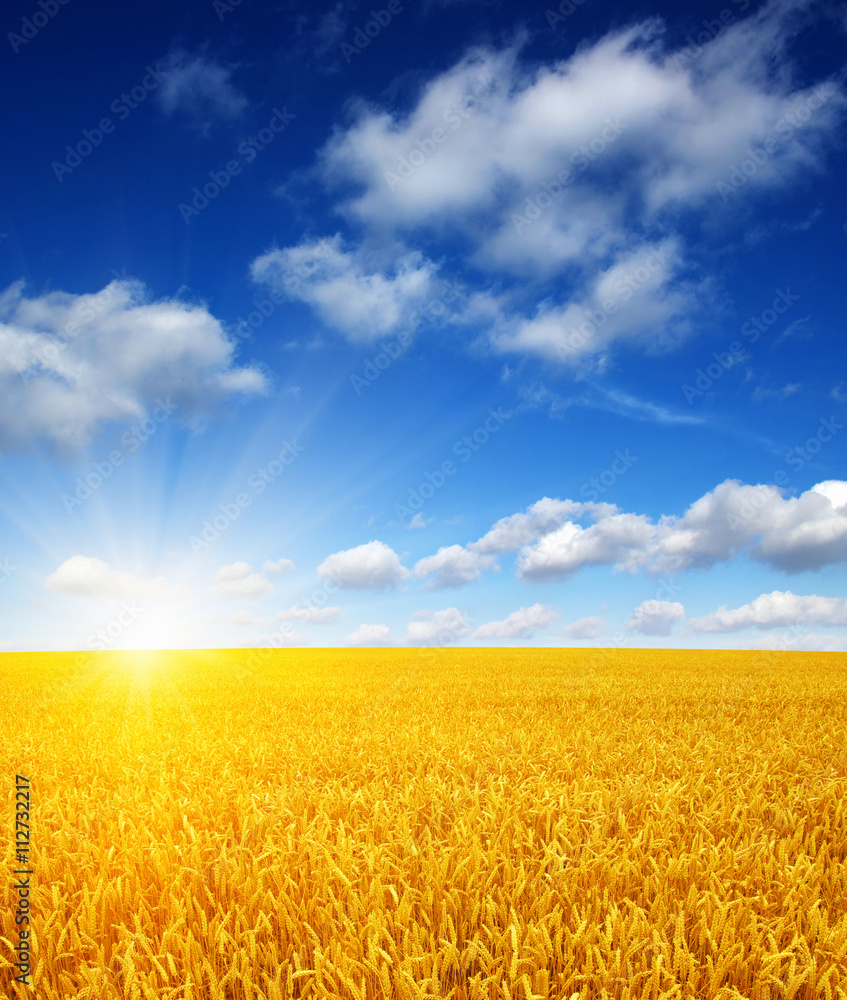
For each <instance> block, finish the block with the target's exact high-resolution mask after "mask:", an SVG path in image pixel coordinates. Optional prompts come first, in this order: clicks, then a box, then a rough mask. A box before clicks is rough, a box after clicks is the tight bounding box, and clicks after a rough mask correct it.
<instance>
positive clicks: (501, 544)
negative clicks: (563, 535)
mask: <svg viewBox="0 0 847 1000" xmlns="http://www.w3.org/2000/svg"><path fill="white" fill-rule="evenodd" d="M587 506H588V505H586V504H584V503H581V502H580V501H578V500H552V499H551V498H550V497H542V498H541V499H540V500H537V501H536V502H535V503H534V504H532V505H531V506H530V507H527V509H526V511H524V512H523V513H520V514H511V515H509V517H501V518H500V520H499V521H498V522H497V523H496V524H495V525H494V526H493V527H492V528H491V530H490V531H488V532H486V534H484V535H483V536H482V538H480V539H479V541H476V542H471V544H470V545H468V548H469V549H470V550H471V551H472V552H514V551H515V550H516V549H519V548H520V547H521V546H522V545H526V544H527V543H529V542H531V541H533V540H534V539H535V538H537V537H538V536H539V535H543V534H546V533H547V532H549V531H551V530H552V529H553V528H555V527H559V526H560V525H561V524H563V523H564V522H565V521H567V520H568V519H569V518H571V517H573V516H574V515H577V514H581V513H582V511H583V510H585V509H586V507H587ZM603 508H604V509H607V510H610V511H611V510H614V509H615V508H613V507H611V506H610V505H609V504H605V505H603ZM591 509H595V505H592V507H591Z"/></svg>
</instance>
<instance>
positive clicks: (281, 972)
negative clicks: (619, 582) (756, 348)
mask: <svg viewBox="0 0 847 1000" xmlns="http://www.w3.org/2000/svg"><path fill="white" fill-rule="evenodd" d="M0 691H2V693H3V698H4V702H5V718H6V724H5V725H4V727H3V730H2V734H0V760H2V761H3V762H4V765H5V774H3V775H2V782H3V784H2V786H0V787H2V788H3V794H2V796H0V803H2V808H3V823H2V826H0V829H2V830H3V831H5V833H4V834H3V836H4V837H5V842H4V845H3V851H2V866H1V867H2V877H3V880H4V885H5V886H6V887H8V888H7V891H6V892H5V893H4V899H6V900H7V901H8V902H7V904H6V905H4V907H3V909H2V912H0V938H2V939H3V940H2V941H0V997H2V998H4V1000H11V998H12V997H33V996H37V997H38V998H39V1000H70V998H74V997H79V998H81V1000H95V998H102V1000H108V998H129V1000H139V998H144V1000H176V998H179V1000H189V998H192V1000H207V998H208V1000H236V998H237V1000H242V998H244V1000H262V998H268V1000H288V998H290V997H310V998H316V1000H317V998H329V997H332V998H344V1000H348V998H349V1000H366V998H373V1000H376V998H389V997H391V998H397V1000H403V998H409V1000H412V998H423V997H452V998H455V1000H469V998H483V997H484V998H491V1000H493V998H496V997H499V998H503V1000H507V998H520V1000H524V998H525V1000H529V998H532V997H536V998H565V1000H569V998H571V997H573V996H575V995H576V996H578V997H579V998H580V1000H588V998H597V1000H600V998H620V1000H626V998H650V1000H658V998H664V1000H670V998H672V997H673V998H679V1000H687V998H695V997H697V998H715V1000H718V998H720V1000H729V998H731V997H734V998H739V997H743V998H751V1000H765V998H769V1000H811V998H840V1000H847V862H845V855H846V854H847V749H845V748H847V657H845V656H843V655H840V654H816V653H778V654H770V653H769V654H759V653H738V652H732V653H730V652H719V653H715V652H687V651H686V652H666V651H661V652H660V651H656V650H638V651H633V650H621V651H608V652H606V653H602V652H601V653H598V652H597V651H586V650H567V649H564V650H563V649H538V650H518V649H512V650H503V649H484V650H433V651H426V650H415V649H403V650H380V651H375V650H290V651H280V652H275V653H273V654H271V655H269V656H268V657H267V658H266V659H264V660H262V659H259V658H258V657H257V656H256V655H255V653H251V652H250V651H233V650H222V651H202V652H180V653H163V654H132V653H102V654H93V655H89V654H83V655H79V654H67V655H55V654H53V655H50V654H38V655H24V654H7V655H3V656H2V657H0ZM16 773H19V774H22V775H24V776H26V777H27V778H29V779H30V781H31V787H32V813H31V817H32V845H33V846H32V853H31V856H30V862H31V867H32V869H33V870H34V872H35V874H34V875H33V890H32V894H31V903H32V924H31V926H32V928H33V930H34V938H33V942H32V952H33V969H34V976H33V979H34V984H35V989H32V988H28V987H25V986H22V985H19V984H16V983H15V982H14V980H13V975H14V970H13V969H12V967H11V963H12V962H13V961H16V960H17V959H16V956H15V955H14V953H13V951H12V948H13V945H14V946H16V945H17V942H18V934H17V931H18V928H17V927H16V925H15V918H14V913H15V910H14V905H15V899H16V896H13V890H12V885H13V882H14V880H15V878H16V876H15V875H13V869H14V867H15V857H14V853H13V845H14V833H13V830H14V826H15V824H14V814H15V812H14V811H15V806H14V799H15V780H16V779H15V775H16Z"/></svg>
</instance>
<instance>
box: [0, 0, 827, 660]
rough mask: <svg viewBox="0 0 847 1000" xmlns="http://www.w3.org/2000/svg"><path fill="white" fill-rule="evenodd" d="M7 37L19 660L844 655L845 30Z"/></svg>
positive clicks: (340, 15)
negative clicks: (315, 654)
mask: <svg viewBox="0 0 847 1000" xmlns="http://www.w3.org/2000/svg"><path fill="white" fill-rule="evenodd" d="M4 20H5V29H4V30H5V32H6V41H5V43H4V44H5V45H6V55H5V58H4V59H3V60H2V66H0V73H2V75H3V79H2V84H3V86H4V92H5V93H9V94H14V95H15V100H14V101H12V102H10V106H9V107H8V108H7V111H6V129H5V145H6V150H5V155H4V156H3V158H2V166H0V171H2V181H3V182H2V185H0V383H1V384H0V390H1V391H0V515H2V516H0V648H3V649H6V650H36V649H48V650H49V649H83V650H84V649H100V648H139V647H140V648H157V647H162V648H164V647H213V648H214V647H242V646H295V647H296V646H301V645H312V646H334V645H339V646H343V645H400V646H403V645H429V644H438V645H452V644H455V645H462V646H471V647H473V646H486V645H499V644H504V645H539V646H600V647H605V646H647V647H652V646H665V645H666V646H674V647H692V648H695V647H702V648H715V647H720V648H726V647H729V648H765V649H785V648H789V649H825V650H844V649H845V648H847V596H845V560H847V482H845V480H847V472H845V453H846V450H845V443H847V435H843V434H842V433H841V432H842V430H843V429H844V427H845V426H847V407H845V402H847V374H845V373H847V365H845V361H847V357H846V356H845V355H847V349H845V345H844V339H843V335H842V334H843V317H844V282H843V273H844V260H845V252H847V192H845V187H844V184H843V169H840V165H841V163H842V162H843V156H844V141H845V112H847V88H846V87H845V75H844V66H845V50H847V46H846V45H845V42H847V20H845V17H844V13H843V9H842V8H840V7H839V6H837V5H835V4H825V3H807V2H797V0H781V2H769V3H764V4H761V3H755V2H748V0H728V2H727V3H726V4H725V5H721V4H720V3H715V4H707V3H703V4H692V5H686V6H685V8H684V9H682V10H680V9H679V8H678V7H677V6H675V5H671V4H662V3H651V4H649V5H646V4H628V5H627V4H620V3H603V4H600V3H597V2H596V0H584V2H583V3H581V4H578V3H575V2H572V0H563V2H562V3H560V4H558V5H550V6H546V5H545V4H543V3H542V4H538V5H535V6H533V5H532V4H530V5H526V4H516V3H507V2H502V3H497V2H484V0H479V2H474V0H429V2H421V3H417V4H412V3H407V2H398V0H392V2H391V4H380V5H377V6H375V7H370V6H368V5H362V4H356V3H343V2H339V3H335V4H333V3H323V4H319V3H316V4H310V5H305V4H298V3H293V2H290V3H281V4H278V5H275V6H274V7H273V8H271V7H269V6H268V5H261V4H258V3H256V2H254V0H243V2H241V3H238V4H235V3H232V2H231V0H226V2H225V0H217V2H215V3H211V2H210V3H205V2H203V3H200V2H198V3H191V2H189V3H185V4H180V5H179V6H178V9H173V7H172V6H171V5H166V4H163V3H150V4H145V5H144V7H143V8H141V7H139V8H138V9H129V8H121V7H118V8H115V7H114V6H113V5H107V4H103V3H94V4H88V5H85V6H82V5H79V6H78V5H77V0H67V2H65V3H61V2H60V0H43V2H42V3H41V4H38V3H26V2H20V3H19V2H15V3H13V4H11V5H9V6H7V8H6V9H5V12H4Z"/></svg>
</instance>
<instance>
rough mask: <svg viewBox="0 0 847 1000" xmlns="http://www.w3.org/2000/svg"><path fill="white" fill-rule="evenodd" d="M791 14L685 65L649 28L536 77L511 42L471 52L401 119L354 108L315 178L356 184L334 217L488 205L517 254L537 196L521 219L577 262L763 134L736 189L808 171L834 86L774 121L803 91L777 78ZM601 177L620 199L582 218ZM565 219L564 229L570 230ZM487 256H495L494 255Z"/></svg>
mask: <svg viewBox="0 0 847 1000" xmlns="http://www.w3.org/2000/svg"><path fill="white" fill-rule="evenodd" d="M798 6H800V5H799V4H796V3H785V2H771V3H768V4H765V5H764V7H763V8H762V9H760V10H759V11H758V12H757V13H756V14H755V15H753V16H750V17H748V18H745V19H740V20H738V21H737V22H736V23H735V24H732V25H730V26H728V27H727V28H726V29H725V30H724V31H722V32H720V33H718V34H717V35H716V36H715V37H714V38H713V39H712V40H711V41H707V42H706V44H705V45H704V46H703V48H702V50H701V52H700V54H699V55H698V56H697V57H696V58H691V55H690V53H688V52H687V51H686V49H687V46H683V47H681V48H680V49H679V50H676V51H674V50H672V49H671V48H669V47H668V46H666V45H665V44H664V43H663V41H662V33H661V28H662V25H661V22H659V21H658V20H656V19H653V20H650V21H645V22H642V23H640V24H635V25H632V26H629V27H626V28H622V29H615V30H613V31H611V32H609V33H608V34H607V35H606V36H604V37H602V38H600V39H598V40H597V41H596V42H594V43H593V44H591V45H586V46H581V47H580V48H578V49H577V51H576V52H575V53H574V54H573V55H571V56H570V57H569V58H567V59H565V60H560V61H559V62H556V63H554V64H551V65H548V66H542V67H541V68H539V69H537V70H529V69H525V68H524V67H523V66H522V64H521V62H520V60H519V58H518V56H519V51H518V49H519V46H512V47H510V48H508V49H505V50H500V51H495V50H491V49H485V48H477V49H474V50H472V51H471V52H469V53H467V54H466V55H465V56H464V57H463V58H462V59H461V60H460V61H459V62H458V63H456V65H454V66H453V67H451V68H450V69H448V70H446V71H444V72H443V73H441V74H440V75H438V76H436V77H435V78H433V79H432V80H430V81H429V82H428V83H427V84H426V85H425V86H424V87H423V89H422V91H421V94H420V96H419V98H418V101H417V103H416V104H415V106H414V107H413V108H412V109H411V110H410V111H409V112H408V113H406V114H404V115H400V116H396V115H392V114H391V113H389V112H388V111H384V110H381V109H379V108H374V107H373V106H372V105H366V104H364V103H363V104H361V105H360V106H359V108H358V109H357V110H356V112H355V117H354V120H353V122H352V124H351V125H350V126H349V127H348V128H347V129H345V130H340V131H339V132H337V133H336V134H335V135H334V136H333V138H332V139H331V140H330V142H329V143H328V144H327V146H326V147H325V149H324V151H323V154H322V163H323V167H324V170H325V173H326V176H327V177H328V179H330V180H333V179H336V178H337V179H339V180H342V179H343V181H344V182H345V183H347V182H350V181H352V182H353V183H354V184H355V185H356V187H357V189H358V191H357V193H356V194H355V195H354V196H353V197H352V198H351V199H350V200H349V201H348V202H347V203H346V209H347V211H348V213H349V214H350V215H352V216H354V217H356V218H358V219H361V220H364V221H367V222H369V223H372V224H379V225H383V226H384V225H395V226H406V227H410V226H412V225H421V224H431V223H434V222H439V223H443V224H450V225H460V226H461V225H464V226H466V227H468V228H469V227H470V226H471V225H472V224H473V225H479V224H480V210H481V209H487V210H488V212H489V214H491V216H492V217H493V218H495V219H497V218H498V216H497V214H496V212H495V211H494V210H495V209H498V208H500V210H501V212H502V214H501V215H500V216H499V223H495V226H496V227H497V228H495V233H494V235H497V234H498V232H499V229H500V228H501V227H505V225H506V224H508V225H509V226H511V228H512V229H513V230H515V231H516V238H515V239H514V249H513V250H512V252H511V255H510V256H511V257H513V258H514V259H516V260H517V258H518V257H519V256H520V253H519V250H520V249H523V248H522V247H521V241H520V240H519V239H518V238H517V237H519V236H520V234H521V233H520V227H518V226H515V225H514V224H513V222H512V215H513V214H514V213H518V212H520V211H521V209H522V208H523V209H524V210H525V209H526V199H527V197H530V198H532V197H534V196H537V195H538V194H539V193H540V192H542V191H547V194H548V197H547V198H546V199H541V202H540V203H539V206H538V207H539V208H541V211H536V213H534V214H536V216H538V215H541V214H542V212H543V213H544V214H545V215H546V217H548V218H549V217H550V216H552V217H553V218H555V219H556V222H557V225H556V226H555V227H554V226H552V225H551V226H550V237H551V238H550V239H549V241H548V246H549V248H550V249H552V251H553V253H554V255H555V256H556V257H557V258H558V259H559V260H579V258H580V257H581V255H583V254H584V253H586V251H588V252H589V253H590V252H591V251H592V250H594V247H593V243H594V242H595V241H599V242H600V249H601V250H602V249H603V248H604V246H605V245H607V243H608V239H609V237H608V236H607V237H606V239H605V240H604V239H603V237H602V232H603V231H605V232H606V233H607V234H612V238H620V236H621V233H622V230H623V228H624V223H625V219H626V213H627V210H628V209H629V210H631V207H632V203H633V201H634V202H635V204H636V205H640V206H641V207H642V208H643V209H644V210H645V211H646V212H655V211H656V210H657V209H660V208H662V207H664V206H673V205H677V204H679V203H683V204H691V203H692V202H695V201H701V200H712V201H714V200H715V199H716V198H717V197H718V193H717V190H716V185H717V183H718V182H719V181H721V180H722V179H725V178H726V177H727V176H728V173H729V171H730V169H731V167H732V165H733V164H734V163H736V162H739V161H741V160H742V159H743V158H744V157H745V156H746V155H747V150H748V148H749V147H750V146H757V145H759V144H763V143H764V142H765V141H766V140H767V138H768V137H769V136H776V137H779V138H780V139H781V140H782V141H781V142H779V143H778V144H777V147H776V149H774V150H772V151H771V153H770V155H769V157H768V158H767V162H766V163H765V164H764V166H763V167H762V169H760V170H759V171H757V172H756V173H755V174H754V175H753V176H752V177H751V178H750V182H749V187H748V190H753V189H756V188H768V187H771V186H773V185H775V184H778V183H780V182H782V181H784V180H785V179H788V178H791V177H793V176H795V175H796V173H797V172H798V171H799V170H805V169H808V168H809V167H814V165H815V164H816V163H818V162H819V154H820V150H819V141H820V138H821V137H822V136H825V135H827V134H828V133H829V132H830V131H831V130H832V129H833V127H834V126H835V125H836V124H837V122H838V120H839V112H840V110H841V109H842V107H843V104H844V100H843V95H842V94H841V91H840V89H839V88H838V87H837V86H836V85H835V84H832V85H831V86H830V90H829V91H827V92H828V93H830V94H831V96H829V97H828V98H827V99H826V100H825V101H824V102H823V103H822V104H821V105H820V106H816V107H815V103H816V102H814V101H812V106H813V108H814V111H813V113H812V114H811V115H810V116H809V117H808V118H807V121H806V123H805V125H804V127H802V128H790V129H789V128H787V127H786V123H787V124H789V125H790V119H788V118H787V116H788V115H790V114H791V113H792V112H794V111H796V110H797V109H798V108H799V107H802V106H803V104H804V103H806V104H808V103H809V101H811V100H812V97H813V93H814V88H811V87H810V88H807V89H801V88H797V87H794V86H793V85H792V83H791V75H790V74H789V73H788V72H787V71H786V69H787V67H786V62H785V51H784V50H785V44H784V35H785V34H787V31H786V28H787V26H788V21H789V19H790V18H791V16H792V14H793V11H794V10H795V9H796V8H797V7H798ZM439 130H440V132H439ZM441 133H443V138H439V136H440V135H441ZM404 160H405V161H407V162H408V163H409V164H410V165H411V166H412V168H413V169H412V170H408V169H406V170H404V169H403V167H402V164H403V161H404ZM624 164H625V165H626V174H625V177H624V178H623V179H621V178H620V170H621V167H622V166H623V165H624ZM563 167H564V168H565V170H564V177H563V178H562V179H563V180H564V181H565V184H564V185H562V183H561V181H560V180H559V178H560V174H561V172H562V168H563ZM404 172H405V173H406V174H408V176H407V177H403V176H402V174H403V173H404ZM392 174H393V175H396V176H397V177H398V181H397V182H395V183H392V177H391V175H392ZM610 177H614V178H615V179H616V180H617V182H618V187H619V189H620V196H619V197H618V198H609V197H604V198H603V199H602V206H604V208H602V209H600V210H599V211H598V214H597V216H596V218H595V219H594V220H593V222H592V223H590V224H588V225H583V224H582V221H581V218H580V216H581V212H580V208H581V206H584V205H585V204H586V203H589V204H591V202H592V200H593V196H596V194H597V192H598V191H601V190H604V189H605V190H608V188H609V178H610ZM557 180H559V190H558V193H557V191H556V188H555V184H554V182H556V181H557ZM545 182H547V183H548V185H549V187H548V188H546V189H545V188H544V187H543V185H544V183H545ZM574 211H575V212H576V218H577V220H579V222H578V225H577V228H576V231H574V227H573V225H568V220H570V219H571V218H572V215H573V213H574ZM547 213H550V215H547ZM527 214H529V213H527ZM530 230H531V227H529V229H527V230H526V231H527V232H529V231H530ZM595 255H596V250H595ZM499 259H500V261H501V262H503V261H504V260H507V259H508V256H507V255H506V253H505V251H503V250H501V251H500V257H499Z"/></svg>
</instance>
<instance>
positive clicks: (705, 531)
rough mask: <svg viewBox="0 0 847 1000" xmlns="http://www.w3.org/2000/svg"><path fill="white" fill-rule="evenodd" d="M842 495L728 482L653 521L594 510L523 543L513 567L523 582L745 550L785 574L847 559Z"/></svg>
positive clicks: (838, 490) (716, 559)
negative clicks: (791, 493)
mask: <svg viewBox="0 0 847 1000" xmlns="http://www.w3.org/2000/svg"><path fill="white" fill-rule="evenodd" d="M843 496H844V484H841V483H839V482H834V481H829V482H827V483H825V484H819V485H818V486H815V487H812V489H810V490H807V491H806V492H805V493H802V494H800V496H798V497H785V496H784V495H783V492H782V491H781V490H780V489H779V488H777V487H775V486H767V485H759V486H748V485H744V484H743V483H740V482H738V481H737V480H726V481H725V482H723V483H721V484H720V485H718V486H716V487H715V489H714V490H712V491H710V492H709V493H707V494H705V496H703V497H701V498H700V499H699V500H697V501H695V502H694V503H693V504H692V505H691V506H690V507H689V508H688V510H687V511H686V512H685V513H684V514H683V515H681V516H676V515H665V516H663V517H661V518H660V519H659V520H658V522H653V521H652V520H651V519H650V518H649V517H647V516H646V515H643V514H629V513H620V512H617V511H615V512H612V513H608V512H605V513H604V512H601V513H599V514H598V515H597V516H596V523H594V524H592V525H590V526H589V527H587V528H584V527H582V526H581V525H579V524H576V523H574V522H573V521H569V522H567V523H565V524H563V525H562V526H561V527H560V528H557V529H555V530H554V531H552V532H550V533H549V534H546V535H544V536H542V537H540V538H539V539H538V540H537V541H535V542H534V543H532V544H530V545H526V546H525V547H524V548H523V549H522V550H521V552H520V554H519V557H518V572H519V575H520V576H521V577H522V578H523V579H526V580H545V579H559V578H563V577H566V576H568V575H571V574H573V573H575V572H577V571H578V570H579V569H582V568H583V567H585V566H590V565H613V566H615V567H616V568H617V569H623V570H627V571H630V572H632V571H635V570H637V569H642V568H643V569H648V570H650V571H651V572H659V573H665V572H677V571H682V570H686V569H691V568H698V567H700V568H702V567H708V566H712V565H714V564H716V563H721V562H728V561H730V560H732V559H733V558H735V557H736V556H737V555H738V554H739V553H741V552H744V551H746V552H748V553H749V555H750V556H751V557H752V558H753V559H755V560H757V561H758V562H763V563H766V564H767V565H769V566H772V567H774V568H775V569H779V570H782V571H783V572H787V573H794V572H801V571H803V570H815V569H820V568H822V567H823V566H827V565H833V564H837V563H842V562H844V561H845V560H847V506H845V505H844V504H842V503H840V500H841V499H842V497H843ZM833 500H834V501H835V503H833Z"/></svg>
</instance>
